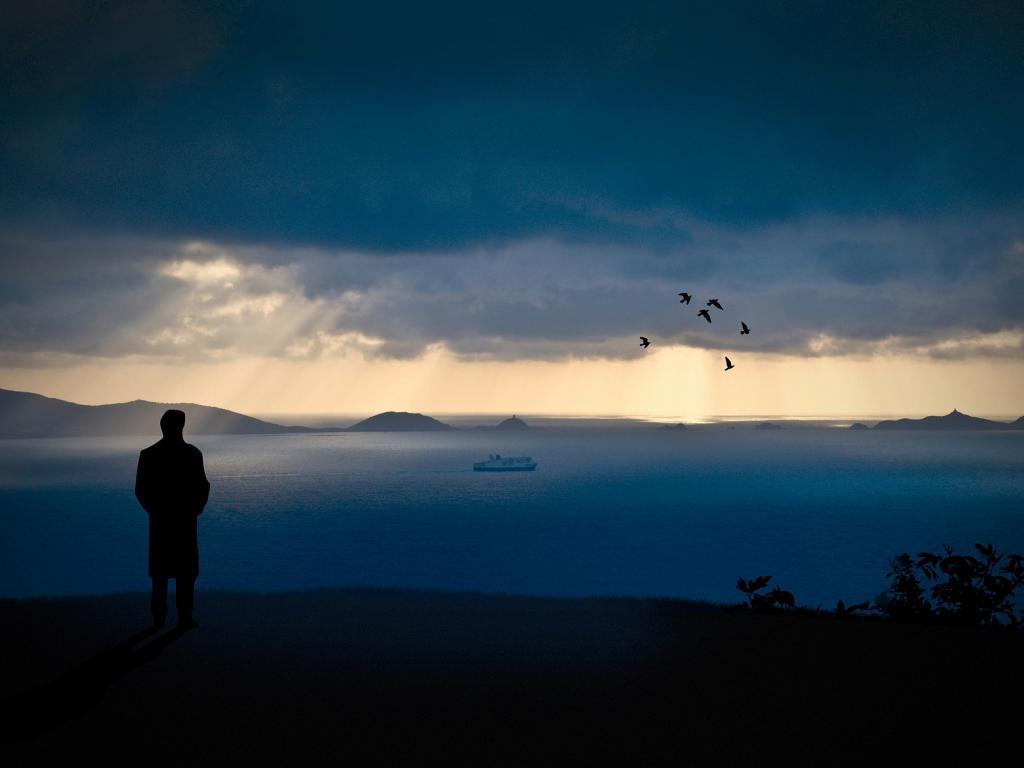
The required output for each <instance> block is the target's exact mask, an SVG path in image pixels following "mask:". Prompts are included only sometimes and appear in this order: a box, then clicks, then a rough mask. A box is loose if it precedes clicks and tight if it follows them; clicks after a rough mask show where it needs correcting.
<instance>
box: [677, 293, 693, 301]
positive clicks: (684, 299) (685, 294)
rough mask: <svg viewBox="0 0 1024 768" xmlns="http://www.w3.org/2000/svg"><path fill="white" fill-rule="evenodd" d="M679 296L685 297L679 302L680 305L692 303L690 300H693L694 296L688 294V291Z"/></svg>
mask: <svg viewBox="0 0 1024 768" xmlns="http://www.w3.org/2000/svg"><path fill="white" fill-rule="evenodd" d="M679 295H680V296H682V297H683V298H681V299H680V300H679V303H680V304H689V303H690V299H692V298H693V296H691V295H690V294H688V293H687V292H686V291H683V292H682V293H680V294H679Z"/></svg>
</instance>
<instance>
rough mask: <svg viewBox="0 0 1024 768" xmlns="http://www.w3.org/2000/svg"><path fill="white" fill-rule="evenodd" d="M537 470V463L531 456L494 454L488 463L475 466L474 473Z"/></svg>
mask: <svg viewBox="0 0 1024 768" xmlns="http://www.w3.org/2000/svg"><path fill="white" fill-rule="evenodd" d="M536 468H537V462H536V461H534V460H533V458H531V457H530V456H502V455H501V454H500V453H492V454H491V456H490V458H489V459H487V461H478V462H476V463H475V464H473V471H474V472H530V471H532V470H534V469H536Z"/></svg>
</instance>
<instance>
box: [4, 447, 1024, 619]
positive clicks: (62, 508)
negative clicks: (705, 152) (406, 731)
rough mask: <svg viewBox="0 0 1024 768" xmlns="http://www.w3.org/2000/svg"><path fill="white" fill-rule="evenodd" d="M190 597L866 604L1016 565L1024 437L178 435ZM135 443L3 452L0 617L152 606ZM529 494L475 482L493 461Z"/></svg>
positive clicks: (513, 486) (499, 482)
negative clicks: (186, 458)
mask: <svg viewBox="0 0 1024 768" xmlns="http://www.w3.org/2000/svg"><path fill="white" fill-rule="evenodd" d="M188 439H189V440H190V441H191V442H192V443H194V444H195V445H197V446H198V447H200V448H201V449H202V450H203V452H204V454H205V457H206V469H207V474H208V476H209V478H210V481H211V483H212V488H213V489H212V493H211V496H210V503H209V506H208V507H207V509H206V511H205V512H204V514H203V516H202V517H201V518H200V526H199V536H200V543H199V547H200V577H199V581H198V583H197V587H198V588H199V589H200V590H202V589H213V588H225V589H245V590H260V591H275V590H288V589H301V588H307V587H319V586H331V585H373V586H401V587H415V588H440V589H455V590H483V591H493V592H509V593H522V594H538V595H664V596H679V597H688V598H699V599H708V600H716V601H717V600H725V601H735V600H737V599H740V598H741V596H740V594H739V592H737V591H736V589H735V587H734V584H735V581H736V578H737V577H739V576H747V577H750V576H756V575H760V574H772V575H773V576H774V577H775V582H776V583H778V584H779V585H781V586H783V587H785V588H788V589H790V590H792V591H794V592H795V593H796V596H797V599H798V600H799V601H800V602H801V603H803V604H806V605H810V606H815V605H818V604H822V605H825V606H828V607H831V606H832V605H834V603H835V600H836V599H837V598H840V597H841V598H843V599H844V600H846V601H848V602H849V601H851V600H854V601H858V600H861V599H867V598H870V597H873V596H874V595H875V594H876V593H878V592H879V591H881V590H882V589H883V587H884V585H885V573H886V570H887V564H888V558H889V557H890V556H892V555H895V554H897V553H899V552H903V551H910V552H912V553H916V552H918V551H920V550H922V549H933V550H934V549H938V548H939V547H940V546H941V545H942V544H944V543H949V544H952V545H955V546H957V547H966V546H970V545H971V544H972V543H973V542H975V541H992V542H993V543H994V544H996V545H997V547H998V548H1001V549H1004V550H1009V551H1015V552H1024V433H1016V434H1012V433H1003V434H1000V433H981V434H969V433H925V434H922V433H888V434H880V433H872V432H850V431H846V430H832V429H791V430H784V431H777V432H767V431H765V432H759V431H754V430H752V429H750V428H749V427H745V428H739V427H738V428H736V429H735V430H727V429H724V428H719V429H704V430H702V429H693V430H690V431H687V432H683V433H671V432H661V431H658V430H655V429H645V430H641V429H621V428H620V429H599V428H589V429H544V430H533V431H530V432H526V433H522V434H504V433H498V432H493V431H482V430H480V431H471V430H466V431H460V432H453V433H439V434H339V435H285V436H238V437H235V436H232V437H224V436H217V437H203V436H191V437H189V438H188ZM149 442H152V441H147V440H144V439H139V438H78V439H61V440H7V441H0V596H4V597H26V596H41V595H65V594H84V593H104V592H120V591H131V590H144V589H148V580H147V577H146V537H147V527H146V526H147V519H146V515H145V513H144V512H143V511H142V510H141V508H140V507H139V506H138V505H137V503H136V501H135V498H134V496H133V484H134V476H135V463H136V459H137V456H138V451H139V449H140V448H142V447H145V445H147V444H148V443H149ZM494 451H497V452H500V453H503V454H507V455H513V454H520V453H524V454H528V455H532V456H533V457H534V458H536V459H537V460H538V461H539V468H538V470H537V471H536V472H532V473H513V474H486V473H474V472H472V471H471V465H472V462H473V461H477V460H480V459H483V458H485V457H486V456H487V454H488V453H490V452H494Z"/></svg>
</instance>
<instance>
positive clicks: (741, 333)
mask: <svg viewBox="0 0 1024 768" xmlns="http://www.w3.org/2000/svg"><path fill="white" fill-rule="evenodd" d="M740 325H742V326H743V330H742V331H740V336H744V335H746V334H748V333H750V329H749V328H747V324H746V323H744V322H743V321H742V320H740Z"/></svg>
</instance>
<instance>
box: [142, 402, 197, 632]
mask: <svg viewBox="0 0 1024 768" xmlns="http://www.w3.org/2000/svg"><path fill="white" fill-rule="evenodd" d="M184 428H185V414H184V413H183V412H182V411H174V410H171V411H167V412H166V413H164V415H163V416H162V417H161V418H160V431H161V432H163V435H164V436H163V438H162V439H161V440H158V441H157V442H155V443H154V444H153V445H151V446H149V447H148V448H144V449H143V450H142V451H141V452H140V453H139V466H138V470H137V471H136V473H135V498H137V499H138V500H139V503H140V504H142V508H143V509H145V510H146V513H147V514H148V515H149V576H150V578H151V579H152V580H153V595H152V602H151V607H152V610H153V626H154V627H162V626H163V624H164V620H165V619H166V618H167V580H168V579H174V585H175V603H176V605H177V608H178V628H179V629H190V628H192V627H198V626H199V625H198V624H196V622H195V621H193V620H192V602H193V595H194V590H195V579H196V576H198V575H199V537H198V521H197V518H198V517H199V515H200V514H202V512H203V507H205V506H206V502H207V500H208V499H209V497H210V483H209V481H208V480H207V479H206V472H205V470H204V469H203V454H202V453H201V452H200V450H199V449H198V448H196V447H195V446H194V445H189V444H188V443H186V442H185V438H184V437H183V436H182V431H183V430H184Z"/></svg>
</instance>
